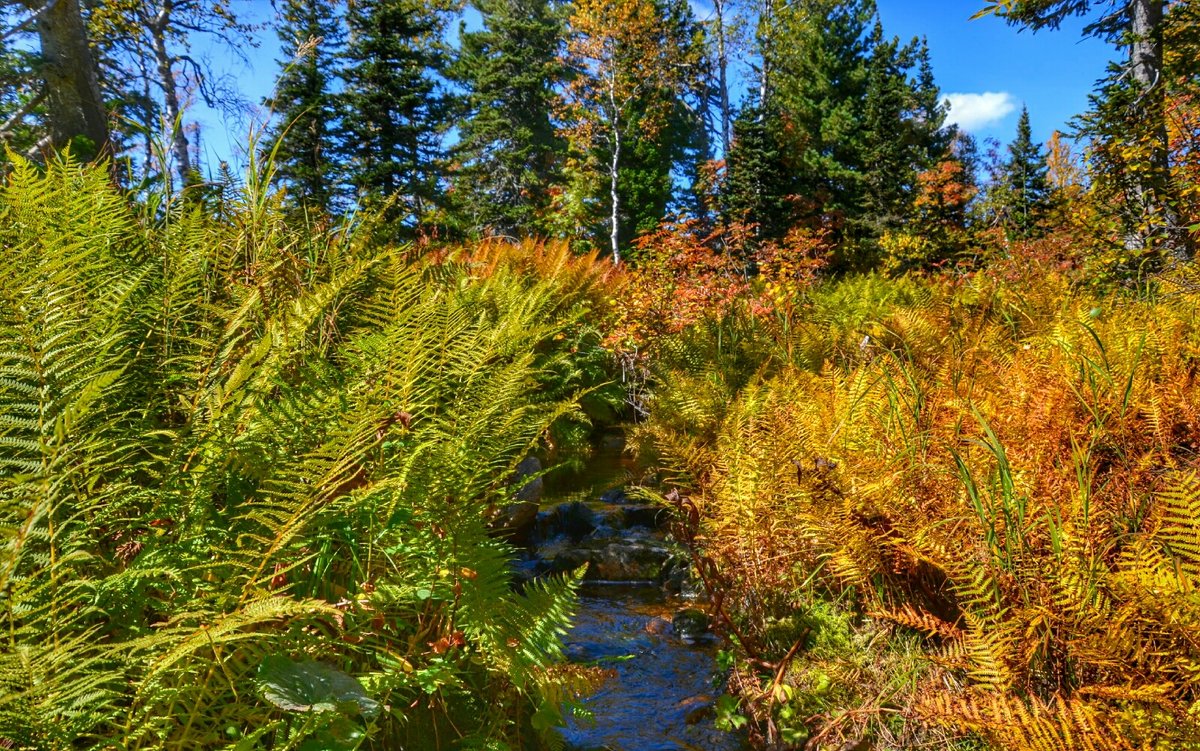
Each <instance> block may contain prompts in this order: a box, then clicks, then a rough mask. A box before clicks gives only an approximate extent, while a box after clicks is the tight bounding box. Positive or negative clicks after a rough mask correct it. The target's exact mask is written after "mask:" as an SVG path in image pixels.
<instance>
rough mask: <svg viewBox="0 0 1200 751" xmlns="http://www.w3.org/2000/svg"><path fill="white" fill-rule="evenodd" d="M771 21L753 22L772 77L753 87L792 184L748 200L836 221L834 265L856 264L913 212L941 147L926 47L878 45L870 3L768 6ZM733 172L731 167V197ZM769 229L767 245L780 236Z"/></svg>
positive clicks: (840, 0)
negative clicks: (781, 203)
mask: <svg viewBox="0 0 1200 751" xmlns="http://www.w3.org/2000/svg"><path fill="white" fill-rule="evenodd" d="M770 19H771V23H772V24H774V28H772V29H769V30H765V31H764V30H763V29H762V28H761V27H762V24H763V23H764V22H763V21H762V20H761V19H760V31H759V38H760V40H767V41H769V44H766V43H765V42H763V43H764V44H765V46H763V48H762V49H761V51H760V54H761V56H762V58H763V62H762V65H761V66H760V67H761V69H762V70H763V71H769V72H770V86H769V87H767V86H764V87H763V88H762V90H761V91H762V92H763V93H764V94H765V95H766V99H765V100H764V101H765V102H766V103H767V107H766V112H769V113H773V117H772V118H770V119H774V120H775V121H776V123H775V124H774V125H772V126H770V128H769V130H773V131H774V132H775V133H776V134H778V135H777V137H778V138H779V139H780V141H779V143H778V146H779V148H780V149H781V155H780V156H781V159H780V161H781V162H782V163H783V164H784V165H786V167H787V169H786V170H785V172H788V173H790V174H791V175H792V176H791V177H790V178H789V179H788V184H785V185H781V186H778V187H767V186H760V187H759V190H758V192H757V193H756V195H757V196H758V198H757V199H756V201H758V202H759V203H760V205H761V202H762V200H763V199H764V198H766V197H772V198H770V200H771V201H775V202H778V197H779V196H785V195H794V196H796V200H792V201H789V202H788V203H789V204H790V205H791V207H792V211H796V210H797V209H800V211H799V213H798V214H797V215H796V216H795V217H794V220H796V221H803V222H807V223H809V224H817V223H820V224H822V225H823V226H827V227H828V226H838V225H840V227H841V228H842V230H841V235H842V239H843V240H849V242H842V243H840V244H839V251H840V252H841V253H842V256H841V257H840V258H837V259H835V267H837V266H840V267H843V268H844V267H847V266H861V265H864V264H865V263H866V262H868V261H870V260H873V256H874V251H875V249H876V244H877V240H878V239H879V237H880V236H881V235H882V234H883V233H884V232H886V231H888V230H890V229H894V228H897V227H899V226H900V225H901V224H902V223H903V221H904V218H905V217H907V216H909V215H910V214H911V211H912V204H913V201H914V200H915V199H916V196H917V192H918V185H917V175H919V174H921V173H922V172H924V171H925V170H927V169H929V168H930V167H932V166H933V165H934V164H936V163H937V162H938V160H939V159H940V158H941V156H942V155H943V154H944V153H945V150H946V147H947V143H948V132H947V131H946V130H945V129H944V128H943V124H944V111H943V108H942V105H941V103H940V101H939V99H940V93H939V92H938V89H937V86H936V84H935V83H934V82H933V73H932V67H931V65H930V64H929V56H928V50H927V48H926V46H925V45H924V43H923V42H922V41H921V40H919V39H913V40H911V41H910V42H908V43H907V44H902V43H901V42H900V40H899V39H897V38H892V39H887V38H885V36H884V31H883V27H882V25H881V24H880V23H879V19H878V16H877V13H876V8H875V3H874V0H800V1H799V2H795V3H790V4H786V5H784V4H773V5H771V15H770ZM764 75H765V74H764ZM776 113H777V114H776ZM735 150H736V146H735ZM738 169H741V168H740V167H739V166H736V165H734V164H733V162H732V161H731V163H730V168H729V172H730V175H731V178H732V179H731V180H730V186H731V187H732V188H733V189H738V188H737V187H736V186H737V184H738V182H739V180H741V177H740V176H738V175H737V174H735V173H736V172H737V170H738ZM738 200H740V199H737V200H735V201H734V202H733V203H737V201H738ZM772 221H775V220H772ZM769 225H770V223H767V224H764V225H763V230H764V232H765V233H766V236H768V237H769V236H771V235H772V234H775V235H777V234H779V233H780V232H786V228H779V227H774V228H770V226H769Z"/></svg>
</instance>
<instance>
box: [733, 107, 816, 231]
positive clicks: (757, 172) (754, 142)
mask: <svg viewBox="0 0 1200 751" xmlns="http://www.w3.org/2000/svg"><path fill="white" fill-rule="evenodd" d="M779 125H780V124H779V118H778V115H774V116H773V115H771V114H769V113H768V112H767V111H765V110H763V109H762V108H761V107H760V106H758V105H755V106H751V107H746V108H744V109H743V110H742V111H741V112H740V113H738V116H737V118H736V119H735V120H734V122H733V140H732V142H731V144H730V149H729V155H728V156H727V157H726V160H725V162H726V168H725V182H724V186H723V191H722V204H723V214H724V219H725V221H726V222H741V223H744V224H747V225H753V226H754V228H755V232H754V235H755V237H756V239H758V240H759V241H766V240H779V239H781V238H783V236H784V235H785V234H787V231H788V230H789V229H791V227H792V226H793V225H794V224H795V223H796V221H797V219H798V211H797V206H796V185H795V175H796V173H795V171H794V170H793V169H791V168H790V167H789V165H788V164H787V163H786V162H785V161H784V148H785V146H784V144H783V142H782V139H781V138H780V137H779Z"/></svg>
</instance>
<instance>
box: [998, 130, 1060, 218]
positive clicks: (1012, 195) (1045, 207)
mask: <svg viewBox="0 0 1200 751" xmlns="http://www.w3.org/2000/svg"><path fill="white" fill-rule="evenodd" d="M1048 174H1049V167H1048V166H1047V163H1046V154H1045V152H1043V151H1042V146H1041V144H1039V143H1037V142H1035V141H1034V140H1033V131H1032V129H1031V128H1030V125H1029V108H1027V107H1023V108H1022V109H1021V117H1020V119H1018V120H1017V137H1016V139H1015V140H1013V142H1012V143H1010V144H1009V145H1008V160H1007V161H1006V162H1005V164H1004V169H1003V173H1002V181H1003V185H1002V190H1003V193H1002V196H1003V198H1002V202H1003V206H1004V209H1005V211H1004V214H1005V224H1006V225H1007V226H1008V227H1009V230H1010V233H1011V234H1013V235H1014V236H1016V237H1022V238H1028V237H1032V236H1034V235H1036V234H1037V233H1038V224H1039V222H1040V221H1041V220H1042V218H1043V217H1045V216H1046V213H1047V212H1048V211H1049V210H1050V181H1049V179H1048V177H1047V175H1048Z"/></svg>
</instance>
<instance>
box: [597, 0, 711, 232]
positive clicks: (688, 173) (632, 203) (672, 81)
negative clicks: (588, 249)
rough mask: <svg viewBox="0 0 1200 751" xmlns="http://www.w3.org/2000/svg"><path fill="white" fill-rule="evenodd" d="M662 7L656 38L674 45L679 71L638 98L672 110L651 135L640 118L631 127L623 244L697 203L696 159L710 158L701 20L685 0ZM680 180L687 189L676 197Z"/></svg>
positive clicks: (662, 1)
mask: <svg viewBox="0 0 1200 751" xmlns="http://www.w3.org/2000/svg"><path fill="white" fill-rule="evenodd" d="M658 8H659V14H660V17H661V19H662V23H661V25H660V26H659V34H660V38H659V40H658V42H657V44H658V45H659V46H660V47H669V48H671V49H674V50H676V53H675V56H674V60H673V61H672V62H671V64H672V65H673V66H674V67H675V74H674V75H672V76H669V77H664V78H663V79H662V80H661V81H660V84H661V85H660V86H658V87H652V88H650V89H649V90H648V91H647V92H646V94H645V96H644V98H643V101H642V102H640V103H639V106H640V107H642V108H644V109H646V110H649V109H653V108H657V107H662V108H663V109H664V110H665V111H666V112H667V113H668V114H667V119H666V125H665V127H661V128H658V129H657V130H656V131H655V134H654V137H652V138H650V137H645V136H643V135H642V134H641V133H640V132H639V130H640V128H639V127H638V125H637V124H635V126H634V128H633V145H632V148H631V149H630V151H629V158H628V159H627V160H626V162H625V165H624V168H623V169H622V170H621V175H620V179H619V180H618V185H617V190H618V192H619V193H620V194H621V206H622V207H623V212H622V213H623V216H622V236H621V242H622V244H625V243H627V242H629V241H630V240H632V239H633V238H634V237H636V236H637V235H639V234H642V233H645V232H651V231H653V230H655V229H657V228H658V226H659V225H660V224H661V223H662V221H663V219H664V218H665V217H666V216H667V214H668V213H669V212H671V211H672V210H673V209H675V208H679V209H683V208H684V207H687V206H690V207H694V205H695V199H694V198H693V197H692V196H691V195H690V193H691V191H690V189H691V187H692V185H694V184H695V182H696V180H697V179H698V178H699V175H698V173H699V166H698V163H701V162H706V161H707V160H708V158H709V144H708V141H707V139H706V132H705V125H704V119H703V110H704V104H703V101H704V97H705V91H706V86H707V80H706V73H707V68H706V66H705V64H704V63H705V57H706V56H705V51H704V49H703V46H702V44H701V43H700V42H699V41H698V40H699V32H698V26H697V24H696V21H695V19H694V18H693V16H692V11H691V7H690V5H689V4H688V2H686V0H659V2H658ZM681 186H682V187H684V193H683V195H682V196H679V197H677V195H676V193H677V189H678V188H679V187H681ZM677 198H678V199H680V200H677Z"/></svg>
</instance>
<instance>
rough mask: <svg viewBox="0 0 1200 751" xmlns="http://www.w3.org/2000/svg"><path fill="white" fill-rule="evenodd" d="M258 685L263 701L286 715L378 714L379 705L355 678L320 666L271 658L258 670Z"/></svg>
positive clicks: (275, 656) (312, 663)
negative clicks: (309, 713)
mask: <svg viewBox="0 0 1200 751" xmlns="http://www.w3.org/2000/svg"><path fill="white" fill-rule="evenodd" d="M258 684H259V690H260V691H261V692H262V697H263V698H264V699H266V700H267V701H268V702H270V703H271V704H274V705H275V706H277V707H279V708H280V709H286V710H287V711H289V712H336V711H340V712H342V713H344V714H348V713H349V712H347V710H350V711H352V712H357V713H360V714H362V715H364V716H366V717H373V716H375V715H376V714H378V713H379V702H377V701H375V700H374V699H372V698H371V697H370V696H367V692H366V690H365V689H364V688H363V687H362V684H361V683H359V682H358V680H357V679H356V678H354V676H351V675H347V674H346V673H343V672H342V671H340V670H338V669H337V668H334V667H331V666H329V665H326V664H324V663H321V662H312V661H306V662H294V661H292V660H290V659H288V658H287V657H281V656H278V655H270V656H268V657H266V658H265V659H264V660H263V661H262V665H260V666H259V668H258Z"/></svg>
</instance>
